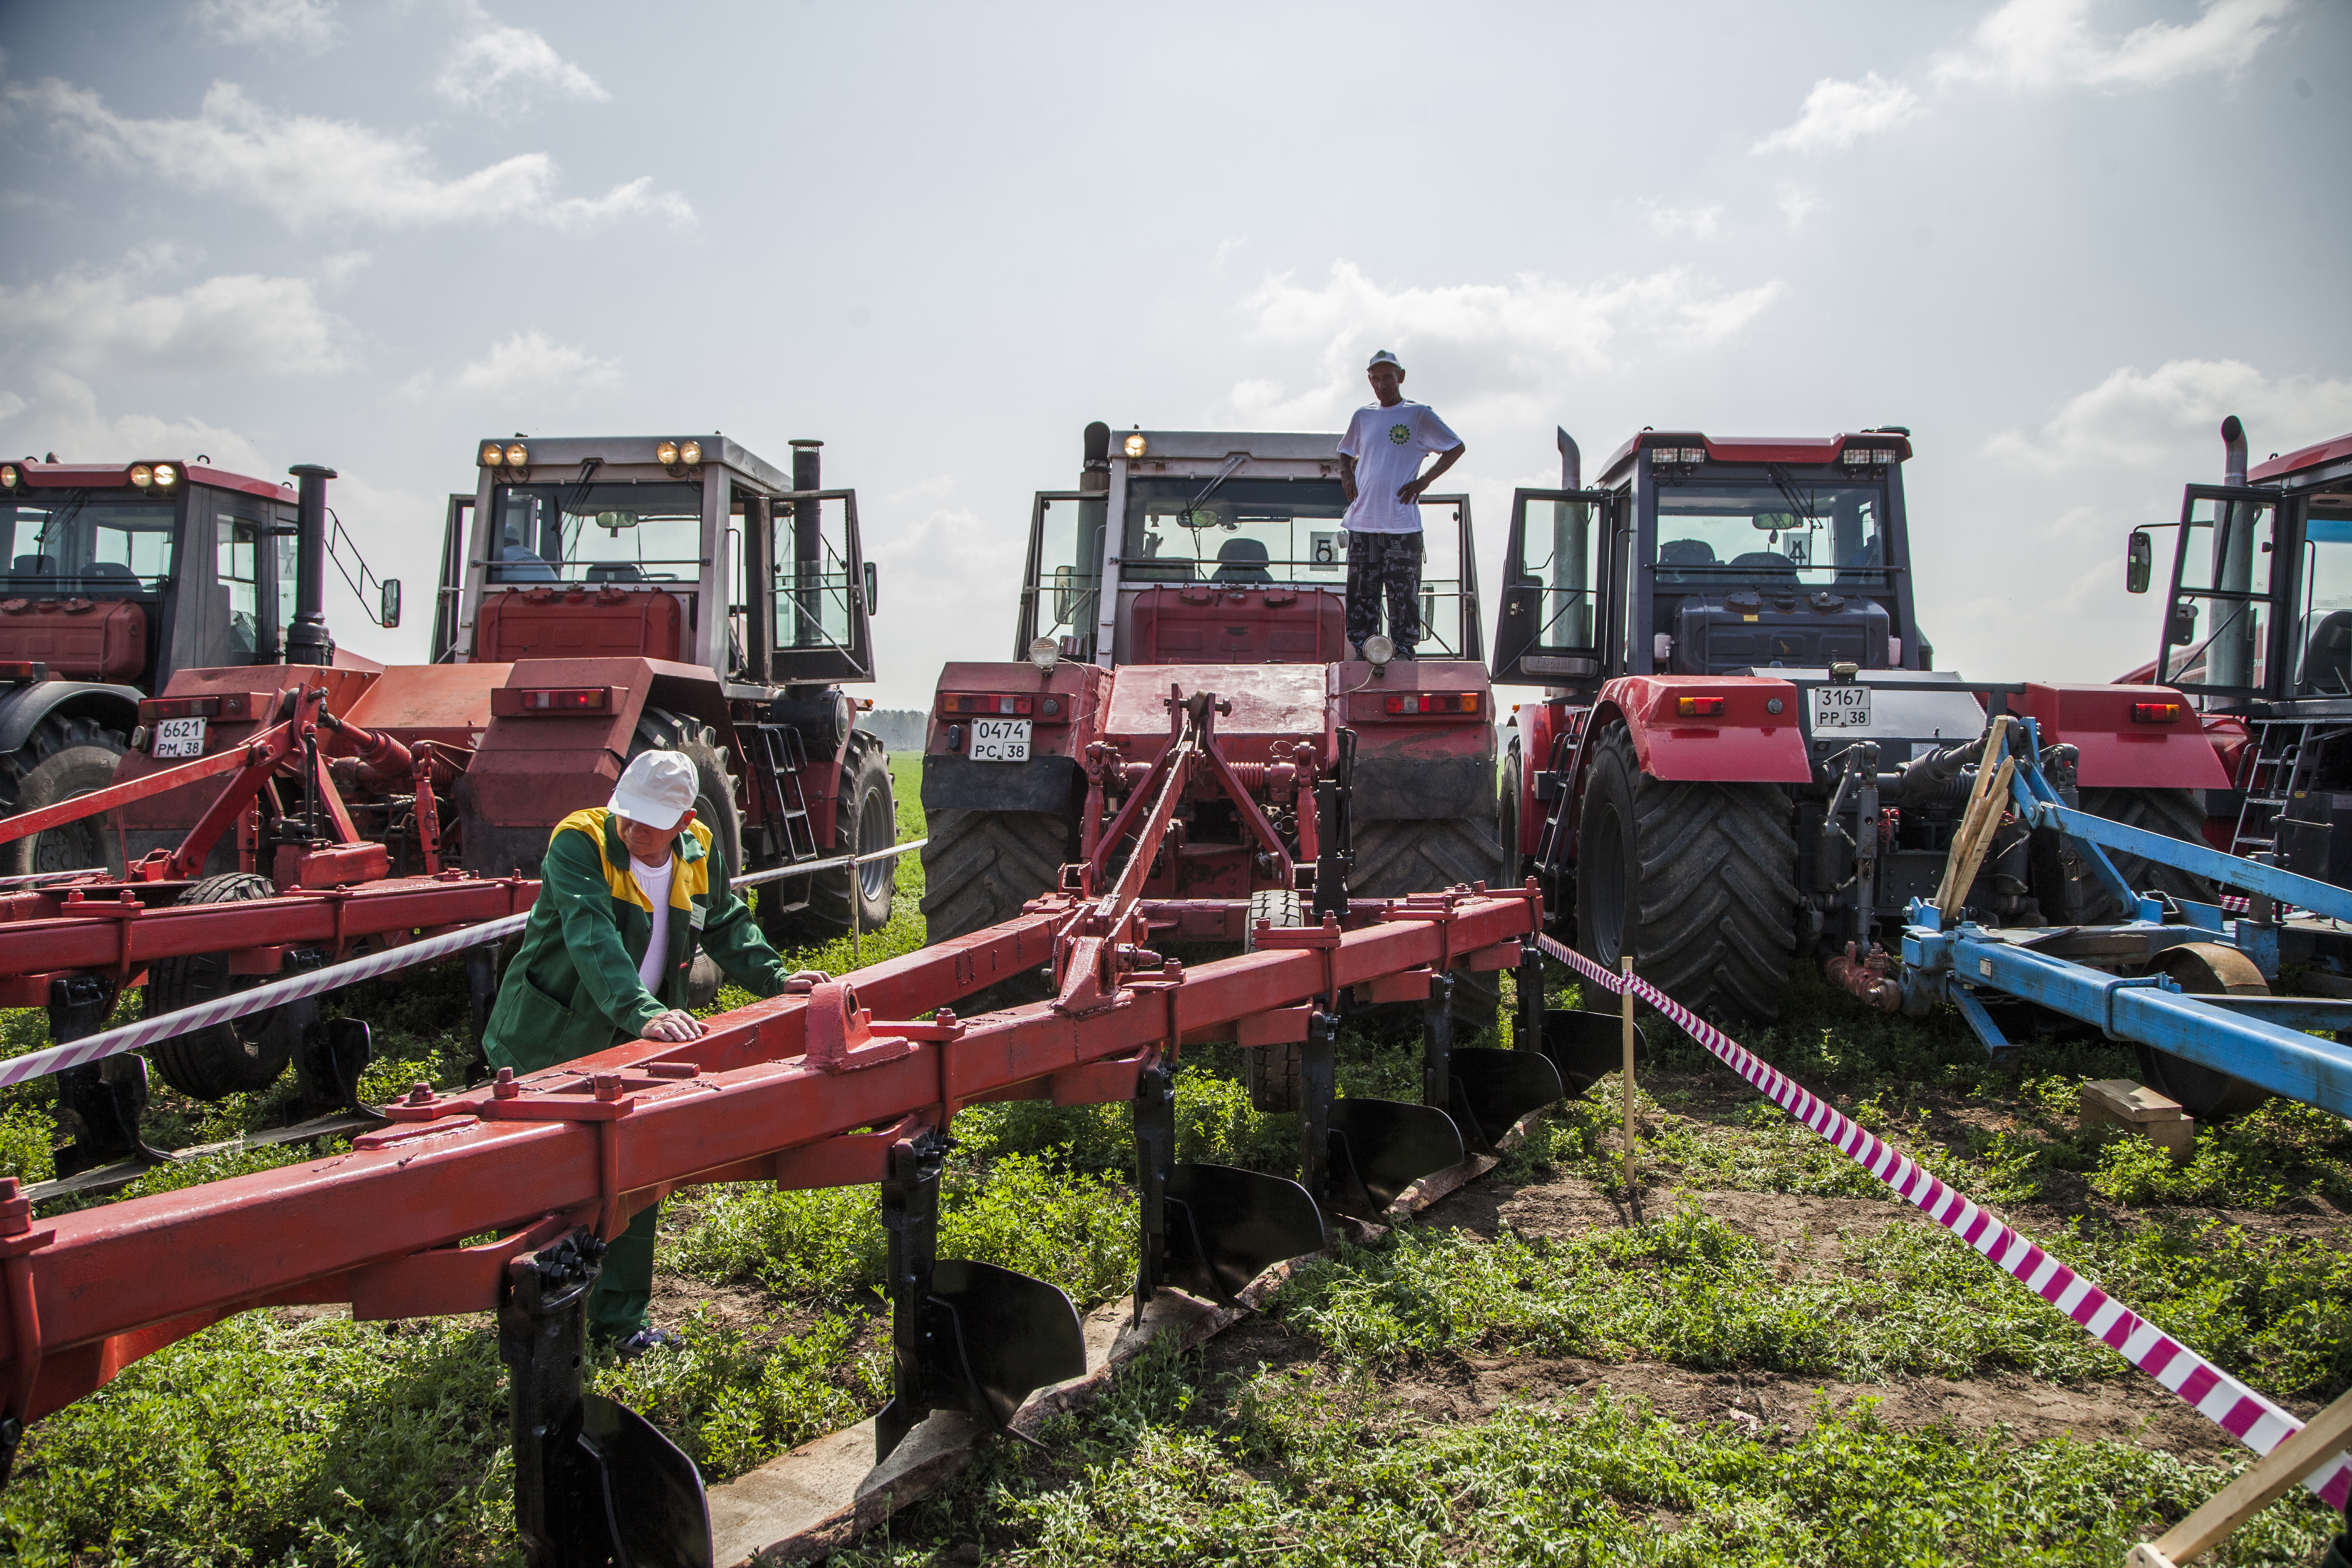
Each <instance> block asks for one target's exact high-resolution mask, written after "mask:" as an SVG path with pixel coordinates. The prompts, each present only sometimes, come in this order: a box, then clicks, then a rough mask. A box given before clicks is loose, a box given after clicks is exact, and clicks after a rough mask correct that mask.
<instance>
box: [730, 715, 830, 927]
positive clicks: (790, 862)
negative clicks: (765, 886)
mask: <svg viewBox="0 0 2352 1568" xmlns="http://www.w3.org/2000/svg"><path fill="white" fill-rule="evenodd" d="M750 733H751V734H752V735H755V736H757V737H758V738H759V743H758V744H756V745H753V746H751V747H749V748H747V750H749V752H751V771H752V772H753V773H756V774H758V775H759V784H760V794H761V804H762V805H765V806H766V807H767V810H768V815H769V816H770V817H771V818H772V819H773V820H774V821H776V822H779V823H782V825H783V857H784V858H783V864H785V865H787V866H797V865H799V864H800V863H801V862H802V861H803V860H814V859H815V858H817V845H816V829H815V828H814V826H812V825H811V824H810V822H809V813H808V797H807V796H806V795H803V793H802V791H801V774H802V773H803V772H804V771H805V770H806V769H807V767H808V749H807V748H806V747H805V746H804V745H803V744H802V742H801V732H800V731H798V730H796V729H794V728H793V726H791V725H790V724H760V725H755V726H751V728H750ZM802 892H803V897H802V898H801V900H800V901H799V902H798V903H795V904H792V905H790V906H788V908H789V909H806V908H807V907H808V900H807V897H806V887H805V885H803V889H802ZM776 893H777V896H778V897H780V898H782V897H788V896H789V895H788V894H786V893H785V892H784V890H783V889H782V887H781V886H780V887H778V888H777V889H776Z"/></svg>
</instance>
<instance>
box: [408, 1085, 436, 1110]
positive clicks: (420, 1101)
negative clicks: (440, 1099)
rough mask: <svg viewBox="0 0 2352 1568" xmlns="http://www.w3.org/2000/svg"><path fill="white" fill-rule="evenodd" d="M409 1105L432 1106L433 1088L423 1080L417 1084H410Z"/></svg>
mask: <svg viewBox="0 0 2352 1568" xmlns="http://www.w3.org/2000/svg"><path fill="white" fill-rule="evenodd" d="M408 1103H409V1104H411V1105H430V1104H432V1103H433V1086H432V1085H431V1084H429V1083H426V1082H425V1080H424V1079H417V1080H416V1081H415V1083H412V1084H410V1085H409V1086H408Z"/></svg>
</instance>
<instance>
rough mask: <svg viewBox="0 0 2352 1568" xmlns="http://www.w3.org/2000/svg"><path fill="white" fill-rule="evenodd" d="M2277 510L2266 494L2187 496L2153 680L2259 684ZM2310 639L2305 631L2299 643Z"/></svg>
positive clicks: (2201, 685)
mask: <svg viewBox="0 0 2352 1568" xmlns="http://www.w3.org/2000/svg"><path fill="white" fill-rule="evenodd" d="M2276 517H2277V508H2276V506H2275V505H2274V504H2273V503H2272V502H2271V501H2269V500H2230V499H2225V498H2222V497H2218V496H2204V495H2192V496H2191V497H2190V499H2189V503H2188V506H2187V508H2186V510H2184V512H2183V514H2182V517H2181V539H2180V543H2179V563H2180V583H2179V588H2178V589H2177V590H2176V591H2175V593H2174V595H2173V599H2172V611H2171V618H2170V620H2169V621H2168V624H2167V626H2166V627H2165V633H2166V636H2165V642H2166V644H2167V647H2166V650H2165V673H2164V674H2163V675H2162V676H2161V677H2160V679H2165V680H2167V681H2168V682H2171V683H2173V684H2177V685H2182V686H2186V687H2189V688H2190V689H2198V690H2221V691H2252V690H2258V689H2262V688H2263V684H2264V681H2265V679H2266V677H2267V675H2268V669H2267V666H2268V663H2269V654H2270V635H2269V634H2270V607H2271V567H2272V563H2273V561H2275V559H2276V553H2275V552H2274V550H2273V540H2274V538H2275V535H2274V533H2273V527H2274V524H2275V521H2276ZM2339 624H2340V623H2339ZM2309 640H2310V639H2309V634H2308V633H2306V635H2305V644H2306V645H2307V644H2308V642H2309Z"/></svg>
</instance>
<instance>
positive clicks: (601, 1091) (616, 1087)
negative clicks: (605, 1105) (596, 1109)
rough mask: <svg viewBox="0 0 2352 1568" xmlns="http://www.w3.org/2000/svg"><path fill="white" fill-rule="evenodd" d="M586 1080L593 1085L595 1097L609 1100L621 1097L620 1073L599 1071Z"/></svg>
mask: <svg viewBox="0 0 2352 1568" xmlns="http://www.w3.org/2000/svg"><path fill="white" fill-rule="evenodd" d="M588 1081H589V1082H590V1083H592V1084H593V1085H594V1086H595V1088H596V1098H597V1099H599V1100H605V1101H608V1102H609V1101H611V1100H618V1099H620V1098H621V1075H620V1074H619V1073H616V1072H600V1073H597V1074H594V1075H593V1077H591V1078H590V1079H589V1080H588Z"/></svg>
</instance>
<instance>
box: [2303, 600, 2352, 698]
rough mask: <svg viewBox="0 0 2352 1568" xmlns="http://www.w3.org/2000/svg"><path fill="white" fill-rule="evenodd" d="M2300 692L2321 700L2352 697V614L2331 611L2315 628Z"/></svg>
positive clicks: (2307, 646)
mask: <svg viewBox="0 0 2352 1568" xmlns="http://www.w3.org/2000/svg"><path fill="white" fill-rule="evenodd" d="M2297 689H2298V690H2302V691H2306V692H2310V693H2312V694H2313V695H2315V696H2321V697H2347V696H2352V610H2330V611H2328V612H2327V614H2326V616H2323V617H2321V619H2320V622H2319V624H2318V625H2317V626H2314V627H2312V628H2311V640H2310V641H2309V642H2308V643H2306V644H2305V645H2304V650H2303V678H2302V679H2301V680H2300V681H2299V682H2297Z"/></svg>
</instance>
